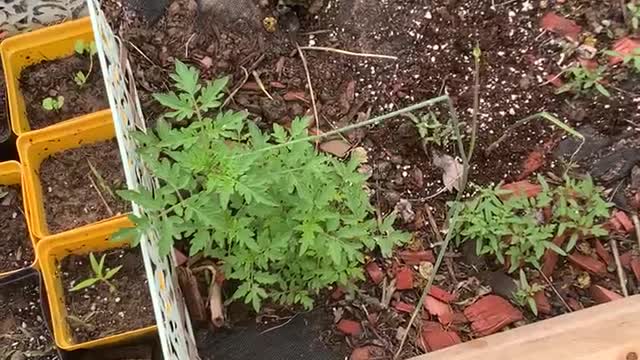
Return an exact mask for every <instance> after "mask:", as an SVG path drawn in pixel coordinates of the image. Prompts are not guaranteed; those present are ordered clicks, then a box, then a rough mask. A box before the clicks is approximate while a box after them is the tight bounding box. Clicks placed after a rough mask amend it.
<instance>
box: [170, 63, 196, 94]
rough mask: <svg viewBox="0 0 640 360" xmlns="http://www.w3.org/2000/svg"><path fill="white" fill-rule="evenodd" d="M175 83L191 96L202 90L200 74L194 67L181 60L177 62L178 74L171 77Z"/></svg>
mask: <svg viewBox="0 0 640 360" xmlns="http://www.w3.org/2000/svg"><path fill="white" fill-rule="evenodd" d="M170 76H171V78H172V79H173V80H174V81H175V87H176V88H178V89H180V90H182V91H184V92H186V93H188V94H191V95H195V94H196V92H197V91H198V90H199V89H200V85H199V84H198V79H199V78H200V72H199V71H198V70H197V69H196V68H194V67H193V66H187V65H185V64H184V63H183V62H181V61H180V60H176V72H175V74H171V75H170Z"/></svg>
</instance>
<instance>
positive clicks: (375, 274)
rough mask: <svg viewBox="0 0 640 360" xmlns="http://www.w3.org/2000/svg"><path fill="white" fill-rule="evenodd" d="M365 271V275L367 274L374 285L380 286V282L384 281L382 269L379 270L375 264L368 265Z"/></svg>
mask: <svg viewBox="0 0 640 360" xmlns="http://www.w3.org/2000/svg"><path fill="white" fill-rule="evenodd" d="M366 270H367V274H369V277H370V278H371V281H373V283H374V284H380V283H381V282H382V280H384V272H382V269H380V266H378V264H377V263H375V262H370V263H368V264H367V266H366Z"/></svg>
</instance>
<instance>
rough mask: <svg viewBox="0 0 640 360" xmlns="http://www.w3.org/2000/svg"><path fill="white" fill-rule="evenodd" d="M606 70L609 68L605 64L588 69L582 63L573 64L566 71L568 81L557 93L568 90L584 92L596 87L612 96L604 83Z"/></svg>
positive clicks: (607, 95)
mask: <svg viewBox="0 0 640 360" xmlns="http://www.w3.org/2000/svg"><path fill="white" fill-rule="evenodd" d="M606 70H607V68H606V67H605V66H598V67H597V68H596V69H587V68H586V67H584V66H582V65H581V64H576V65H573V66H571V67H570V68H568V69H566V70H565V71H564V73H565V74H566V76H565V78H566V79H567V83H566V84H564V85H563V86H561V87H560V88H558V90H556V94H562V93H566V92H574V93H576V94H583V93H586V92H589V91H591V90H593V89H595V90H597V91H598V92H599V93H600V94H602V95H604V96H606V97H611V94H610V93H609V90H607V88H605V87H604V85H602V84H603V80H604V76H605V72H606Z"/></svg>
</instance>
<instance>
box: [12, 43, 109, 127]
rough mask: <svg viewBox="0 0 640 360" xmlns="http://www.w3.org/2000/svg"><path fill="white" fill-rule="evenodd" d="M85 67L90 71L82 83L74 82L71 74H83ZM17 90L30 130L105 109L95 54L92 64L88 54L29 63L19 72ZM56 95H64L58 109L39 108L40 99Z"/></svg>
mask: <svg viewBox="0 0 640 360" xmlns="http://www.w3.org/2000/svg"><path fill="white" fill-rule="evenodd" d="M89 68H91V73H90V74H89V77H88V79H87V80H86V83H84V84H83V85H82V86H80V85H78V84H77V83H76V82H75V81H74V76H75V75H76V74H77V73H78V72H79V71H82V72H83V73H84V74H87V73H88V71H89ZM20 91H21V92H22V95H23V96H24V103H25V105H26V107H27V118H28V119H29V124H30V126H31V130H37V129H41V128H44V127H47V126H49V125H52V124H55V123H58V122H60V121H64V120H69V119H72V118H74V117H77V116H81V115H86V114H91V113H93V112H96V111H100V110H104V109H107V108H109V103H108V101H107V95H106V90H105V87H104V81H103V79H102V70H101V69H100V64H99V62H98V58H97V56H94V58H93V66H91V61H90V60H89V57H88V55H82V56H80V55H77V54H75V55H73V56H70V57H68V58H64V59H59V60H53V61H46V62H42V63H39V64H35V65H32V66H29V67H27V68H26V69H25V70H23V71H22V73H21V74H20ZM58 96H62V97H63V98H64V101H63V104H62V107H61V108H60V109H59V110H46V109H45V108H44V107H43V104H42V101H43V100H44V99H46V98H49V97H51V98H54V99H57V97H58Z"/></svg>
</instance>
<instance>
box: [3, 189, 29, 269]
mask: <svg viewBox="0 0 640 360" xmlns="http://www.w3.org/2000/svg"><path fill="white" fill-rule="evenodd" d="M0 239H2V247H0V273H3V272H8V271H12V270H18V269H21V268H24V267H28V266H30V265H31V263H33V260H34V258H35V257H34V251H33V245H32V244H31V239H30V238H29V229H27V223H26V222H25V219H24V210H23V206H22V192H21V191H20V187H19V186H0Z"/></svg>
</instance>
